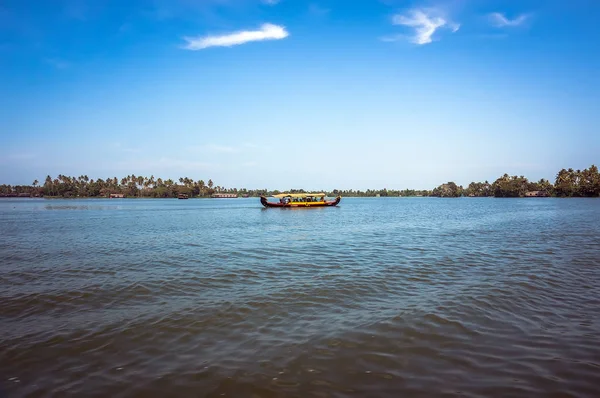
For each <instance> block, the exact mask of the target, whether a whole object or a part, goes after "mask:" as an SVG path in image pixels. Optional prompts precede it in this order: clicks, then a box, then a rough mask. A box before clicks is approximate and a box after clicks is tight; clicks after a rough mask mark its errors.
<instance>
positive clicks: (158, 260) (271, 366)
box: [0, 198, 600, 397]
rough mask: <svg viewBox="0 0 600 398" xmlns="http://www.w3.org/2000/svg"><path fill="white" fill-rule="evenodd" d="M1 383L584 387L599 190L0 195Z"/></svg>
mask: <svg viewBox="0 0 600 398" xmlns="http://www.w3.org/2000/svg"><path fill="white" fill-rule="evenodd" d="M0 222H1V237H0V396H8V397H22V396H56V397H65V396H124V397H125V396H140V397H165V396H200V397H202V396H215V397H221V396H232V397H279V396H282V397H283V396H285V397H287V396H290V397H294V396H296V397H310V396H316V397H320V396H336V397H345V396H369V397H371V396H378V397H400V396H411V397H420V396H422V397H432V396H443V395H455V394H462V395H465V396H482V397H484V396H485V397H489V396H501V397H507V396H520V397H532V396H556V397H564V396H581V397H586V396H587V397H599V396H600V268H599V267H600V200H594V199H566V200H560V199H522V200H521V199H507V200H501V199H466V198H465V199H448V200H446V199H430V198H415V199H401V198H385V199H384V198H380V199H352V198H344V199H342V203H341V204H340V207H339V208H322V209H300V210H282V209H263V208H262V207H261V206H260V203H259V201H258V200H257V199H233V200H227V199H224V200H194V199H192V200H187V201H177V200H64V201H61V200H10V199H7V200H0Z"/></svg>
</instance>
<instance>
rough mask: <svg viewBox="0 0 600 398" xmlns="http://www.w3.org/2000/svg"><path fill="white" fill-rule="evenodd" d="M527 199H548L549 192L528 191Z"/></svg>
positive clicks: (526, 193)
mask: <svg viewBox="0 0 600 398" xmlns="http://www.w3.org/2000/svg"><path fill="white" fill-rule="evenodd" d="M525 197H526V198H545V197H548V192H546V191H528V192H525Z"/></svg>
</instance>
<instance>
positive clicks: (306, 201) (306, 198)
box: [260, 193, 342, 207]
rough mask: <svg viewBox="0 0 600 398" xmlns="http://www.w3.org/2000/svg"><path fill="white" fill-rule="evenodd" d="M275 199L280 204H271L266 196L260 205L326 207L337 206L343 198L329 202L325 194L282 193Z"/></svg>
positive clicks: (261, 198)
mask: <svg viewBox="0 0 600 398" xmlns="http://www.w3.org/2000/svg"><path fill="white" fill-rule="evenodd" d="M273 197H274V198H277V199H279V202H269V201H268V200H267V198H266V197H265V196H261V197H260V203H262V205H263V206H265V207H324V206H337V204H338V203H340V200H342V197H341V196H338V197H337V198H335V199H334V200H327V198H326V197H327V195H325V194H324V193H280V194H278V195H273Z"/></svg>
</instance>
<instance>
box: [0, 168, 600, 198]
mask: <svg viewBox="0 0 600 398" xmlns="http://www.w3.org/2000/svg"><path fill="white" fill-rule="evenodd" d="M284 192H289V193H307V191H305V190H303V189H290V190H284V191H279V190H268V189H246V188H225V187H223V186H219V185H215V184H214V182H213V181H212V180H211V179H209V180H208V183H205V182H204V180H197V181H194V180H193V179H191V178H188V177H181V178H179V179H178V180H176V181H175V180H172V179H165V180H163V179H162V178H156V179H155V178H154V176H150V177H144V176H135V175H129V176H126V177H123V178H121V179H119V178H117V177H110V178H107V179H106V180H103V179H101V178H99V179H97V180H94V179H90V178H88V176H87V175H82V176H79V177H69V176H65V175H62V174H61V175H59V176H58V177H56V178H52V177H51V176H47V177H46V178H45V179H44V182H43V184H40V182H39V181H38V180H35V181H33V183H32V184H31V185H16V186H11V185H6V184H3V185H0V197H27V196H35V197H38V196H39V197H45V198H48V199H50V198H70V197H75V198H102V197H110V196H118V197H119V198H120V197H125V198H128V199H129V198H136V199H137V198H156V199H158V198H177V197H182V198H184V197H186V198H190V199H191V198H211V197H213V196H218V195H222V196H227V195H230V196H239V197H251V198H252V197H254V198H257V197H260V196H272V195H276V194H279V193H284ZM319 192H323V193H325V194H326V195H327V196H329V197H336V196H338V195H339V196H343V197H346V198H351V197H496V198H498V197H501V198H512V197H600V172H599V171H598V167H596V166H595V165H591V166H590V167H589V168H587V169H584V170H573V169H568V170H566V169H561V170H560V171H559V172H558V173H557V174H556V179H555V182H554V183H551V182H550V181H548V180H546V179H544V178H542V179H540V180H539V181H537V182H532V181H529V180H528V179H527V178H526V177H524V176H516V175H515V176H509V175H508V174H504V175H503V176H501V177H499V178H498V179H496V181H494V182H493V183H489V182H488V181H484V182H471V183H470V184H469V185H468V186H467V187H466V188H465V187H463V186H462V185H457V184H456V183H455V182H453V181H449V182H447V183H444V184H441V185H439V186H438V187H436V188H434V189H432V190H427V189H423V190H418V189H417V190H415V189H404V190H398V189H387V188H383V189H367V190H366V191H361V190H354V189H346V190H344V189H334V190H332V191H327V190H319ZM220 199H233V198H229V197H223V198H220Z"/></svg>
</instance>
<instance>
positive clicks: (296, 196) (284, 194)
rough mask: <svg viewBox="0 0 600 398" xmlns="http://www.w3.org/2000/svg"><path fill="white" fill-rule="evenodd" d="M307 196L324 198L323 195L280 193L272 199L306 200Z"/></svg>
mask: <svg viewBox="0 0 600 398" xmlns="http://www.w3.org/2000/svg"><path fill="white" fill-rule="evenodd" d="M308 196H326V195H325V194H324V193H322V192H321V193H280V194H277V195H273V197H274V198H287V197H290V198H306V197H308Z"/></svg>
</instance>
